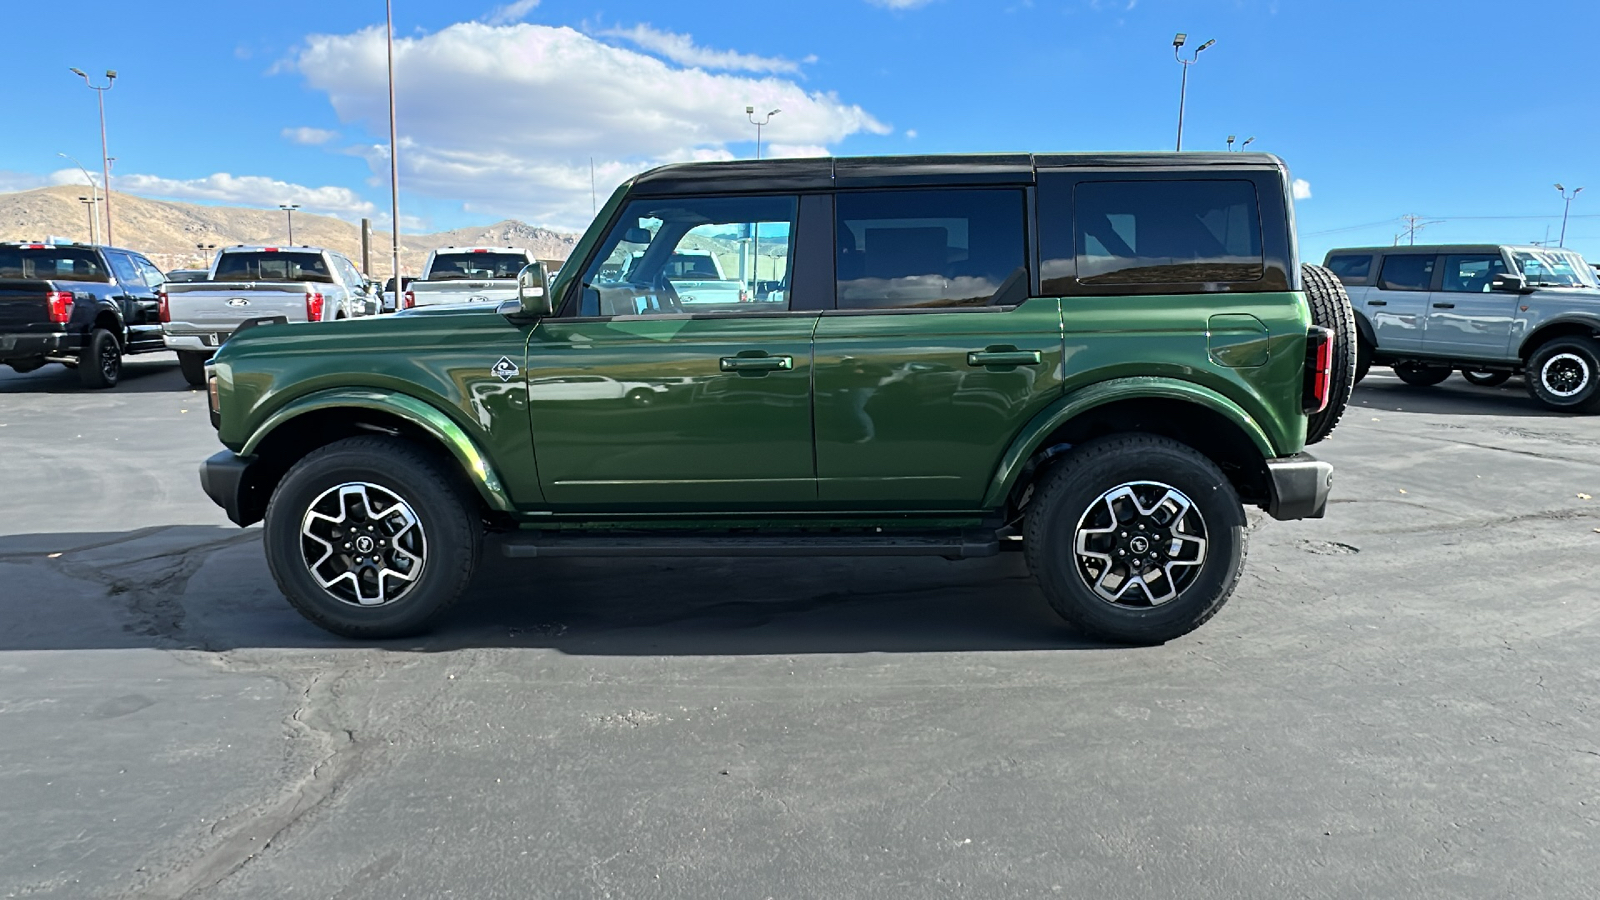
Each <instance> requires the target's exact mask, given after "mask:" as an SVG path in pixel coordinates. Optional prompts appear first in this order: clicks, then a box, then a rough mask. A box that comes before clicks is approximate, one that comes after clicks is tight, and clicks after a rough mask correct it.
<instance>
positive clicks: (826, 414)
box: [816, 173, 1062, 510]
mask: <svg viewBox="0 0 1600 900" xmlns="http://www.w3.org/2000/svg"><path fill="white" fill-rule="evenodd" d="M1030 174H1031V173H1030ZM835 203H836V207H837V208H836V212H835V217H834V218H835V221H834V235H835V254H834V265H835V267H836V297H837V302H836V306H837V308H836V309H834V310H830V311H829V312H826V313H824V314H823V316H822V318H821V320H820V321H819V322H818V324H817V332H816V429H817V454H816V455H817V486H818V495H819V497H820V499H821V500H822V501H823V502H824V503H826V504H827V505H828V506H829V507H833V508H849V507H860V508H880V509H881V508H884V507H885V506H891V507H892V508H899V509H906V510H916V509H952V510H960V509H973V508H976V507H977V505H978V504H979V503H980V502H981V500H982V498H983V494H984V492H985V490H987V488H988V486H989V480H990V478H991V476H992V474H993V473H994V470H995V467H996V466H997V465H998V463H999V460H1000V457H1001V455H1002V454H1003V453H1004V452H1005V448H1006V447H1007V446H1008V445H1009V444H1010V442H1011V439H1012V437H1013V436H1014V435H1016V433H1017V432H1018V431H1019V430H1020V429H1021V427H1022V425H1023V424H1024V423H1026V422H1027V421H1028V419H1029V418H1031V417H1032V416H1033V415H1034V414H1035V413H1036V412H1038V411H1039V410H1040V409H1042V408H1043V407H1044V406H1045V405H1047V404H1048V403H1049V402H1050V401H1051V400H1053V399H1055V398H1056V397H1057V396H1059V395H1060V392H1061V356H1062V337H1061V307H1060V303H1059V301H1057V300H1052V299H1029V296H1030V293H1031V292H1030V282H1031V276H1030V267H1029V265H1028V250H1027V224H1026V223H1027V216H1026V210H1027V191H1026V189H1025V188H1023V187H1021V186H1017V187H993V188H957V187H950V188H935V189H926V188H923V189H910V190H862V191H841V192H839V193H838V194H837V196H836V198H835Z"/></svg>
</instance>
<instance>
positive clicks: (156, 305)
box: [103, 250, 162, 352]
mask: <svg viewBox="0 0 1600 900" xmlns="http://www.w3.org/2000/svg"><path fill="white" fill-rule="evenodd" d="M103 252H104V253H105V255H106V262H108V263H110V265H111V271H112V272H114V273H115V274H116V276H117V278H116V280H117V281H118V282H119V284H120V286H121V290H119V291H117V292H116V293H114V294H113V295H112V301H113V302H114V303H116V304H117V305H118V306H120V307H121V308H122V321H123V324H124V325H126V326H127V328H128V347H127V349H128V350H129V351H131V352H138V351H141V350H150V349H154V348H157V347H160V346H161V345H162V341H161V303H160V300H159V298H157V297H156V289H155V287H153V286H151V285H150V284H148V283H147V282H146V281H145V277H144V275H143V273H141V272H140V271H139V267H138V266H136V265H135V264H134V261H133V256H132V255H131V254H128V253H124V252H122V251H121V250H105V251H103ZM158 284H159V282H158Z"/></svg>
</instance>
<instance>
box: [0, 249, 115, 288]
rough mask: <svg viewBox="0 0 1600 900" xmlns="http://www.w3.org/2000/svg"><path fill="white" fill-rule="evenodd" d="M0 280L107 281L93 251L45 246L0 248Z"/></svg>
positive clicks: (102, 267)
mask: <svg viewBox="0 0 1600 900" xmlns="http://www.w3.org/2000/svg"><path fill="white" fill-rule="evenodd" d="M0 278H39V279H49V280H55V281H110V280H111V278H110V276H109V275H107V273H106V270H105V267H104V266H101V265H100V260H99V258H98V257H96V256H95V253H94V251H93V250H66V249H56V248H54V247H46V248H44V249H40V250H24V249H22V248H20V247H0Z"/></svg>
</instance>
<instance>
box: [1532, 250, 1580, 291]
mask: <svg viewBox="0 0 1600 900" xmlns="http://www.w3.org/2000/svg"><path fill="white" fill-rule="evenodd" d="M1511 259H1512V261H1513V262H1515V263H1516V264H1517V269H1518V271H1520V272H1522V274H1523V276H1524V277H1525V278H1527V279H1528V284H1529V285H1530V286H1532V287H1587V288H1593V287H1600V282H1596V281H1595V273H1594V269H1591V268H1590V267H1589V264H1588V263H1586V262H1584V261H1583V257H1581V256H1579V255H1578V254H1576V253H1573V252H1572V251H1571V250H1548V249H1545V250H1513V251H1511Z"/></svg>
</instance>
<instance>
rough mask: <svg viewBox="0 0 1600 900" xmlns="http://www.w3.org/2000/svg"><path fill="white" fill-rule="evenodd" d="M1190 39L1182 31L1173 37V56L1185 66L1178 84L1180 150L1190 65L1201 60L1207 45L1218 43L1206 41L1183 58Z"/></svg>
mask: <svg viewBox="0 0 1600 900" xmlns="http://www.w3.org/2000/svg"><path fill="white" fill-rule="evenodd" d="M1188 40H1189V36H1188V35H1187V34H1184V33H1183V32H1181V31H1180V32H1178V34H1177V36H1176V37H1174V38H1173V39H1172V58H1173V59H1175V60H1177V61H1178V64H1179V65H1181V66H1183V81H1182V82H1181V83H1180V84H1179V86H1178V149H1179V150H1182V149H1183V107H1184V103H1185V102H1187V100H1188V96H1189V67H1190V66H1192V65H1194V64H1195V63H1197V62H1199V61H1200V54H1201V53H1202V52H1204V51H1205V49H1206V48H1207V47H1209V46H1211V45H1212V44H1215V43H1216V41H1214V40H1212V41H1206V42H1205V43H1204V44H1201V45H1200V46H1199V47H1197V48H1195V51H1194V56H1193V57H1191V58H1189V59H1184V58H1183V45H1184V44H1185V43H1186V42H1187V41H1188Z"/></svg>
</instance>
